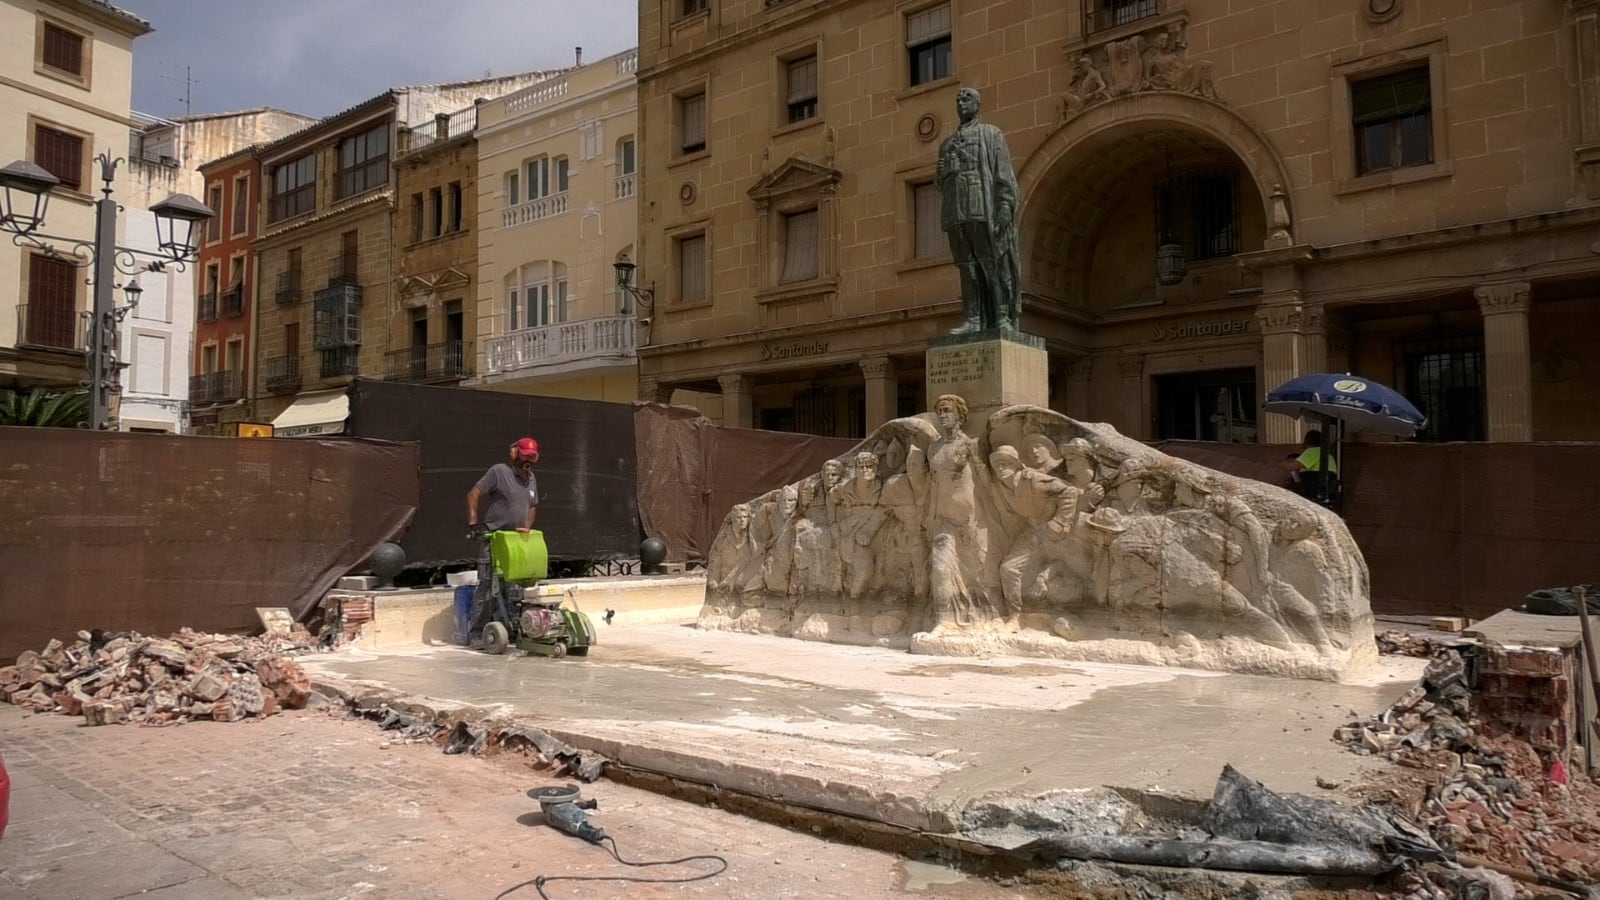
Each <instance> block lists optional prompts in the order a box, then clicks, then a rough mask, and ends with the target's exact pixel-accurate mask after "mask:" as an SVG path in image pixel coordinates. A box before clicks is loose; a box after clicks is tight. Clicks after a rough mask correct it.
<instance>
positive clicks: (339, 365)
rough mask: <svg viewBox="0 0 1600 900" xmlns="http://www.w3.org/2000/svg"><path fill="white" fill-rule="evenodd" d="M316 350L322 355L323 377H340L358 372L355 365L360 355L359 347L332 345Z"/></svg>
mask: <svg viewBox="0 0 1600 900" xmlns="http://www.w3.org/2000/svg"><path fill="white" fill-rule="evenodd" d="M317 352H318V353H319V354H320V355H321V356H322V377H323V378H342V377H344V376H346V375H358V374H360V369H359V367H358V365H357V363H358V362H359V358H360V356H361V348H360V347H334V348H332V349H329V350H318V351H317Z"/></svg>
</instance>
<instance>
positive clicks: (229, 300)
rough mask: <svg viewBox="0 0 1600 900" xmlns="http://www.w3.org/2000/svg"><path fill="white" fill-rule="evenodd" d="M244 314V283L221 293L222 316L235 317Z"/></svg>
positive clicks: (225, 317)
mask: <svg viewBox="0 0 1600 900" xmlns="http://www.w3.org/2000/svg"><path fill="white" fill-rule="evenodd" d="M242 315H244V285H242V284H241V285H239V286H238V287H235V288H231V289H229V290H228V291H227V292H226V293H224V294H223V295H222V317H223V318H224V319H237V318H238V317H240V316H242Z"/></svg>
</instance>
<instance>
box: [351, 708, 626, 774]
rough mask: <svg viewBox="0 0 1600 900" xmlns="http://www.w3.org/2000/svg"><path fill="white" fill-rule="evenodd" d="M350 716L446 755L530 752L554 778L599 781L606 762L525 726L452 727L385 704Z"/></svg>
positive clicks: (357, 710)
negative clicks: (536, 754)
mask: <svg viewBox="0 0 1600 900" xmlns="http://www.w3.org/2000/svg"><path fill="white" fill-rule="evenodd" d="M350 715H351V716H355V717H363V718H367V719H373V720H375V721H376V722H377V723H378V727H380V728H382V729H383V730H384V731H394V732H398V733H399V738H398V740H397V741H395V742H396V743H419V742H427V743H432V744H436V745H438V746H440V747H441V748H442V749H443V750H444V752H445V753H448V754H452V755H453V754H461V753H465V754H468V755H470V756H481V755H483V754H484V753H487V752H491V751H493V750H498V749H507V750H515V749H521V748H524V747H526V748H532V749H533V750H534V751H535V752H537V753H538V754H539V756H540V757H542V758H543V760H544V762H545V764H546V765H548V766H550V767H551V768H553V769H554V770H555V774H557V775H570V776H572V777H573V778H576V779H578V780H579V781H582V782H585V783H588V782H594V781H598V780H599V779H600V776H601V775H602V774H604V771H605V766H606V763H607V760H606V758H605V757H604V756H602V755H600V754H598V753H593V752H590V751H588V750H579V749H578V748H576V747H573V746H572V745H570V744H568V743H566V742H565V741H562V740H559V739H558V738H555V737H553V736H551V735H550V734H548V733H547V732H545V731H542V730H541V729H538V728H532V727H529V726H524V725H504V724H501V725H496V724H492V723H490V722H478V723H476V724H469V723H468V722H465V721H456V722H455V723H454V724H446V723H444V722H441V721H438V720H435V719H430V718H425V717H423V716H420V715H413V714H410V713H405V712H401V711H399V710H396V709H394V708H392V707H390V706H388V705H387V704H383V705H378V706H364V705H362V704H361V703H360V702H359V701H356V702H353V703H352V705H351V709H350Z"/></svg>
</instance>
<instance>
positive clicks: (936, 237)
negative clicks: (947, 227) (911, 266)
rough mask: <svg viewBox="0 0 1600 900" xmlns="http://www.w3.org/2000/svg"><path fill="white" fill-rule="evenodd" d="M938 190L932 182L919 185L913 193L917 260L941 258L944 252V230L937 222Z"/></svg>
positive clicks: (938, 210) (938, 207)
mask: <svg viewBox="0 0 1600 900" xmlns="http://www.w3.org/2000/svg"><path fill="white" fill-rule="evenodd" d="M941 199H942V198H941V197H940V196H939V188H938V187H936V186H935V185H934V184H933V183H932V182H929V183H927V184H919V185H917V186H916V188H915V190H914V193H913V206H914V207H915V209H913V211H912V215H913V216H915V218H916V222H915V223H914V225H915V226H916V241H917V246H916V255H917V258H918V259H928V258H931V257H935V256H941V255H943V254H944V252H945V248H946V245H947V244H946V241H945V236H944V229H943V227H942V226H941V225H940V222H939V212H940V201H941Z"/></svg>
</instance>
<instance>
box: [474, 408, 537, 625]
mask: <svg viewBox="0 0 1600 900" xmlns="http://www.w3.org/2000/svg"><path fill="white" fill-rule="evenodd" d="M538 461H539V442H538V441H536V440H534V439H533V438H531V437H525V438H522V439H521V440H519V441H517V442H516V443H515V444H512V445H511V450H510V460H509V461H508V462H503V463H495V464H494V465H492V466H490V467H489V470H488V471H487V472H484V473H483V477H482V478H479V479H478V483H477V484H474V485H473V486H472V490H470V491H467V533H468V536H469V537H471V538H472V539H473V540H475V541H477V542H478V587H477V589H476V590H474V591H473V592H472V619H471V621H470V622H469V624H468V626H467V635H468V637H469V638H470V640H471V643H472V646H473V647H474V648H480V647H482V645H483V626H485V625H487V624H489V620H490V619H491V618H493V616H494V597H493V595H492V594H491V592H490V591H491V587H492V586H493V584H494V572H493V569H492V566H493V563H491V562H490V560H489V541H488V534H489V532H491V531H512V530H516V531H520V532H527V531H530V530H532V528H533V520H534V517H535V516H537V515H538V513H539V481H538V479H536V478H534V477H533V465H534V463H537V462H538ZM485 499H487V500H488V502H487V504H486V503H484V500H485ZM480 510H481V515H480Z"/></svg>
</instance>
